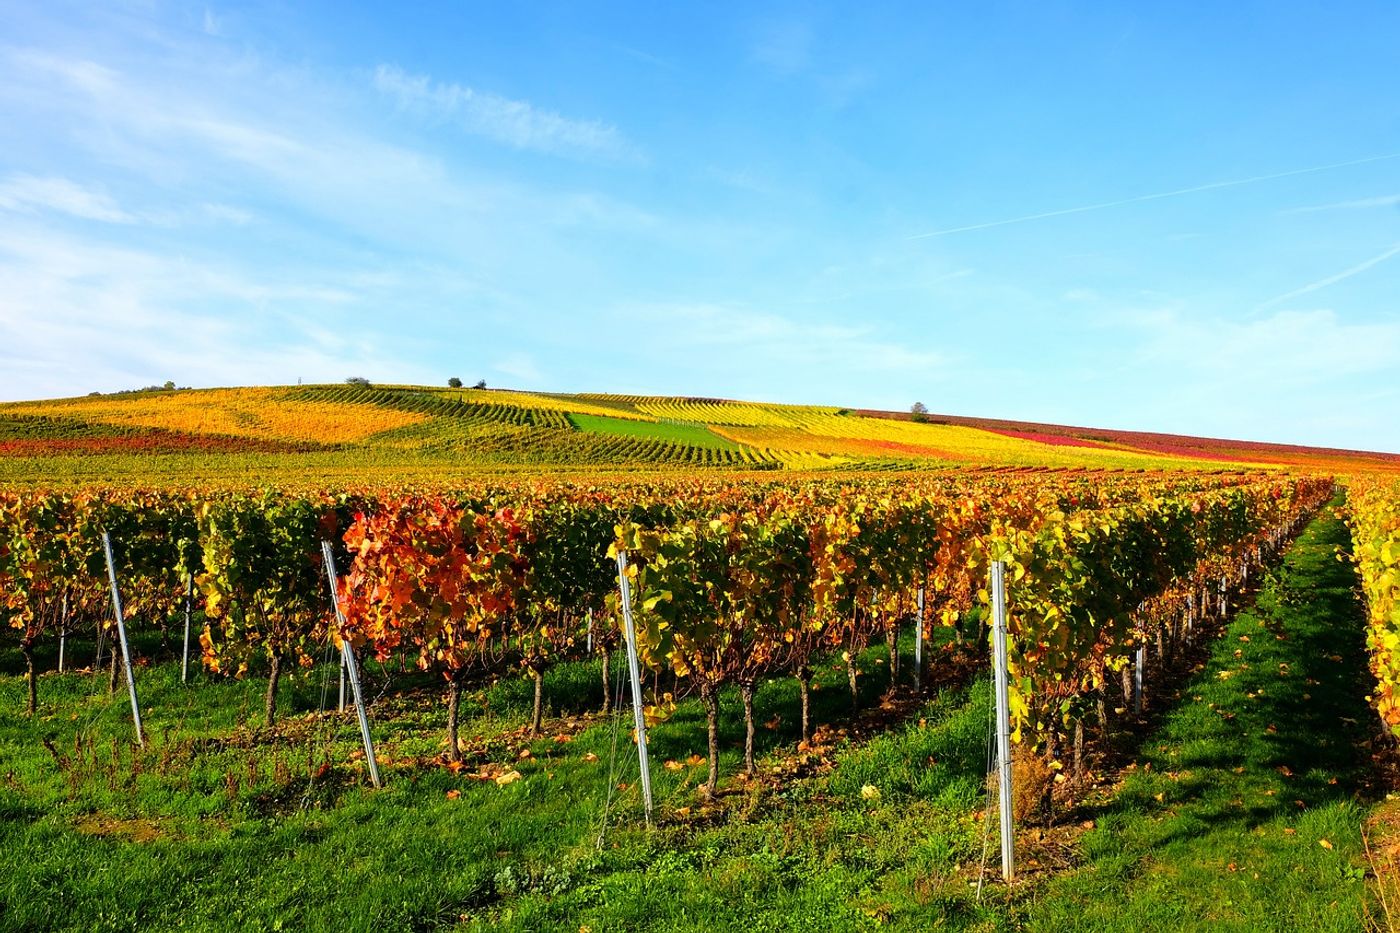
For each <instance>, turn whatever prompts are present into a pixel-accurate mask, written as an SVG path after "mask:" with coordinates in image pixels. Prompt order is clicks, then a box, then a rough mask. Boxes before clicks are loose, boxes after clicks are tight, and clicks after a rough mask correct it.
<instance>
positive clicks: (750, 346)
mask: <svg viewBox="0 0 1400 933" xmlns="http://www.w3.org/2000/svg"><path fill="white" fill-rule="evenodd" d="M621 316H622V317H623V318H624V319H625V320H626V326H627V332H628V333H629V334H633V335H637V336H635V339H636V340H638V341H640V340H646V341H647V342H650V343H653V344H655V345H656V346H657V347H658V348H659V349H662V350H664V351H665V352H667V353H668V354H675V355H676V357H677V358H680V359H684V358H685V357H686V356H687V355H688V354H693V353H694V352H695V351H696V350H697V349H698V348H701V347H705V348H709V350H710V352H708V353H707V354H705V356H704V357H703V359H704V360H705V361H707V362H708V361H715V360H721V361H723V362H722V363H721V364H720V365H723V366H725V367H733V366H736V365H739V366H749V365H757V366H759V367H764V368H769V370H770V375H773V373H772V372H771V370H772V368H773V367H788V368H801V369H820V368H821V367H839V368H840V369H841V370H842V371H860V372H887V371H892V370H894V371H918V372H923V373H928V372H930V371H938V370H942V369H944V368H945V367H946V366H947V365H948V363H949V359H948V357H947V356H946V355H945V354H943V353H941V352H938V351H934V350H930V349H923V348H921V347H920V346H919V345H918V344H911V343H910V342H906V341H902V340H891V339H888V338H885V337H882V336H881V335H879V334H877V333H876V332H874V331H873V330H872V329H871V328H869V327H864V326H853V325H848V324H833V323H823V322H820V321H813V320H800V321H799V320H794V319H792V318H787V317H783V316H781V315H778V314H772V313H768V312H762V311H753V310H750V309H747V308H741V307H729V306H724V305H715V304H685V305H650V306H645V307H640V308H635V309H631V310H628V311H626V312H624V313H623V314H622V315H621Z"/></svg>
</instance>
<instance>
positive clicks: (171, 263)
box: [0, 227, 413, 398]
mask: <svg viewBox="0 0 1400 933" xmlns="http://www.w3.org/2000/svg"><path fill="white" fill-rule="evenodd" d="M371 300H382V296H379V295H378V294H377V293H375V294H373V295H360V294H357V293H356V292H354V291H351V290H350V289H347V288H343V287H340V286H338V285H332V284H325V283H318V282H316V281H314V280H305V276H304V274H302V275H298V276H296V277H294V278H289V279H286V278H278V277H277V276H276V275H275V274H268V275H266V276H265V277H263V278H254V277H250V276H246V275H243V274H240V273H239V272H238V271H236V270H233V269H230V268H223V267H220V266H217V265H213V264H210V263H207V262H199V261H193V260H190V259H185V258H174V257H167V256H163V255H158V254H154V253H150V252H147V251H143V250H139V249H134V248H128V247H115V246H108V245H103V244H98V243H94V242H92V241H89V240H86V239H82V238H79V237H74V236H67V235H61V234H55V233H51V232H47V231H44V230H42V229H39V228H37V227H8V228H6V229H4V230H0V348H3V349H0V398H34V397H42V396H67V395H75V394H81V393H84V392H88V391H91V390H94V389H96V390H103V391H110V390H115V389H122V388H131V387H133V386H139V385H148V384H150V383H152V382H160V381H164V380H165V379H174V380H176V381H177V382H180V383H182V384H193V385H248V384H288V383H291V382H294V381H296V379H297V378H298V377H306V378H311V379H323V380H324V379H329V380H337V379H340V378H343V377H344V375H345V374H346V373H348V372H350V371H357V372H358V371H363V372H366V373H370V374H372V375H373V374H385V375H390V374H393V375H398V374H402V373H407V372H412V371H413V368H412V366H411V365H410V364H408V363H406V362H405V360H404V359H403V358H402V357H401V356H399V355H397V354H395V353H394V352H393V351H392V350H388V349H386V347H385V344H386V343H388V344H392V341H385V340H382V339H377V338H368V337H366V336H365V335H362V334H360V333H359V332H358V331H356V330H355V329H353V328H351V329H346V328H344V327H342V326H340V322H341V320H342V318H343V315H344V312H345V309H347V308H348V307H352V306H354V305H355V304H357V303H359V302H361V301H365V302H366V303H369V302H370V301H371Z"/></svg>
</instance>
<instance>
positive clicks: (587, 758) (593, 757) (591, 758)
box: [583, 752, 598, 761]
mask: <svg viewBox="0 0 1400 933" xmlns="http://www.w3.org/2000/svg"><path fill="white" fill-rule="evenodd" d="M583 760H584V761H597V760H598V756H597V755H595V754H593V753H592V752H589V753H588V754H586V755H584V756H583Z"/></svg>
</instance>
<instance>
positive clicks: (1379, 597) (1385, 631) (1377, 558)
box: [1347, 477, 1400, 735]
mask: <svg viewBox="0 0 1400 933" xmlns="http://www.w3.org/2000/svg"><path fill="white" fill-rule="evenodd" d="M1347 499H1348V509H1349V511H1350V513H1351V515H1350V519H1349V522H1348V524H1350V526H1351V538H1352V557H1353V559H1354V560H1355V562H1356V566H1357V570H1358V571H1359V573H1360V575H1361V587H1362V589H1363V591H1364V592H1365V594H1366V609H1367V621H1368V625H1367V630H1366V647H1367V649H1368V650H1369V651H1370V656H1371V673H1372V674H1374V675H1375V678H1376V689H1375V691H1374V693H1373V694H1372V697H1371V700H1372V702H1373V703H1374V704H1375V707H1376V711H1377V712H1378V713H1379V714H1380V717H1381V720H1382V721H1383V722H1384V723H1385V725H1386V727H1387V728H1388V729H1389V730H1390V731H1391V732H1393V733H1395V734H1396V735H1400V482H1396V481H1395V480H1394V479H1382V478H1379V477H1370V478H1364V479H1355V480H1353V481H1352V483H1351V485H1350V488H1349V489H1348V493H1347Z"/></svg>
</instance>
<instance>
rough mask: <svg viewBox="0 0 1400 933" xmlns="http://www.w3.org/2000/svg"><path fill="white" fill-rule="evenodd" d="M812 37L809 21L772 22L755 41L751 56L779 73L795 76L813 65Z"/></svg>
mask: <svg viewBox="0 0 1400 933" xmlns="http://www.w3.org/2000/svg"><path fill="white" fill-rule="evenodd" d="M813 40H814V34H813V30H812V25H811V24H810V23H808V22H805V21H802V20H788V21H785V22H779V23H771V24H769V25H767V26H766V27H765V28H764V29H763V30H762V32H761V34H760V35H759V36H758V38H757V40H756V41H755V42H754V44H753V48H752V49H751V55H752V56H753V59H754V61H756V62H758V63H759V64H761V65H764V66H766V67H768V68H771V69H772V70H773V71H775V72H777V73H778V74H780V75H784V76H787V75H794V74H797V73H799V72H802V71H806V70H807V68H808V67H809V66H810V65H811V62H812V45H813Z"/></svg>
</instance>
